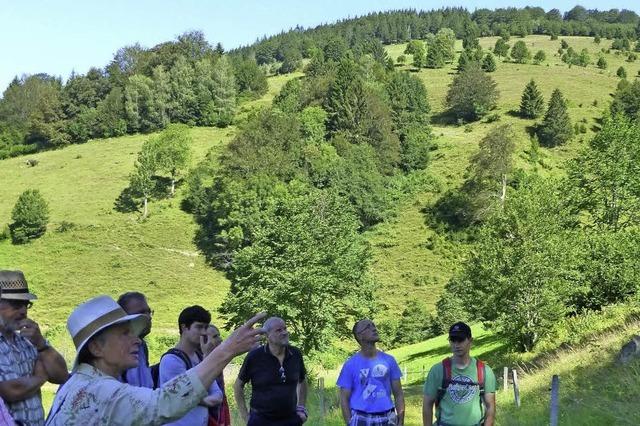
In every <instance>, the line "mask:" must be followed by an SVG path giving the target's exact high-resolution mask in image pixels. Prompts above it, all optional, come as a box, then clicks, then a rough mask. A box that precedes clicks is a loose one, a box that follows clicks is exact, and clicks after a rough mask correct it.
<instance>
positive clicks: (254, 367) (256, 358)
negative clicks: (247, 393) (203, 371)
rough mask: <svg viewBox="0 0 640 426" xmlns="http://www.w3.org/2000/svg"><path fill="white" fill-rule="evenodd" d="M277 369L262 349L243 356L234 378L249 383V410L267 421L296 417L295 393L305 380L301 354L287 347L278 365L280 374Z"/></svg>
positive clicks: (272, 357) (277, 361)
mask: <svg viewBox="0 0 640 426" xmlns="http://www.w3.org/2000/svg"><path fill="white" fill-rule="evenodd" d="M280 367H281V366H280V361H279V360H278V358H276V357H275V355H273V354H272V353H271V351H269V347H268V345H264V346H260V347H259V348H256V349H254V350H252V351H251V352H249V353H248V354H247V356H246V358H245V359H244V362H243V363H242V367H241V368H240V373H239V374H238V378H239V379H240V380H241V381H242V382H243V383H249V382H250V383H251V387H252V391H251V402H250V407H251V410H252V411H256V412H257V413H258V414H260V416H261V417H264V418H267V419H274V420H275V419H286V418H290V417H292V416H295V415H296V405H297V403H298V396H297V393H296V390H297V387H298V383H301V382H302V381H304V379H305V378H306V376H307V371H306V369H305V367H304V361H303V360H302V353H301V352H300V350H299V349H298V348H296V347H293V346H287V348H286V349H285V355H284V361H283V362H282V368H283V371H284V373H283V371H282V370H281V369H280Z"/></svg>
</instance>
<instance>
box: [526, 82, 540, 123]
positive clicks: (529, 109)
mask: <svg viewBox="0 0 640 426" xmlns="http://www.w3.org/2000/svg"><path fill="white" fill-rule="evenodd" d="M543 111H544V99H543V97H542V93H540V90H538V86H537V85H536V82H535V81H533V79H532V80H531V81H530V82H529V83H527V85H526V86H525V88H524V91H523V92H522V98H521V100H520V115H522V116H523V117H524V118H537V117H540V116H541V115H542V112H543Z"/></svg>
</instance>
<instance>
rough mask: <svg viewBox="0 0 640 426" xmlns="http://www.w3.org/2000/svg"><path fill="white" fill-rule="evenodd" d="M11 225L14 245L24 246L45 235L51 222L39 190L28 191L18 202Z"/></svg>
mask: <svg viewBox="0 0 640 426" xmlns="http://www.w3.org/2000/svg"><path fill="white" fill-rule="evenodd" d="M11 219H12V220H13V222H12V223H11V224H10V225H9V230H10V232H11V239H12V241H13V243H14V244H24V243H26V242H28V241H29V240H30V239H34V238H38V237H41V236H42V235H44V233H45V232H46V230H47V223H48V222H49V207H48V206H47V202H46V201H45V199H44V198H43V197H42V195H40V191H38V190H37V189H27V190H26V191H24V192H23V193H22V194H20V197H18V201H16V205H15V206H14V207H13V212H12V213H11Z"/></svg>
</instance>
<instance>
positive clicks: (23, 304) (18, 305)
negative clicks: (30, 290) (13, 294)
mask: <svg viewBox="0 0 640 426" xmlns="http://www.w3.org/2000/svg"><path fill="white" fill-rule="evenodd" d="M2 301H3V302H5V303H7V304H8V305H9V306H11V307H12V308H13V309H22V308H27V309H31V307H32V306H33V302H31V301H30V300H13V299H2Z"/></svg>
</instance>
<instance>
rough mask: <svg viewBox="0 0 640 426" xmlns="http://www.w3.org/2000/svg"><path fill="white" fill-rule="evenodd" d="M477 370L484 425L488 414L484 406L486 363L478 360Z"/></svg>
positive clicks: (482, 422)
mask: <svg viewBox="0 0 640 426" xmlns="http://www.w3.org/2000/svg"><path fill="white" fill-rule="evenodd" d="M476 370H477V372H478V390H479V394H480V413H481V414H482V420H481V422H480V423H481V424H484V420H485V416H486V414H487V410H486V407H485V406H484V378H485V375H486V374H485V365H484V362H482V361H480V360H479V359H476Z"/></svg>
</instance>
